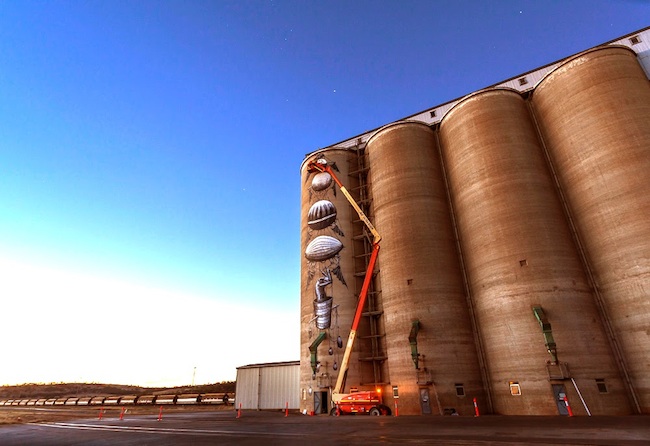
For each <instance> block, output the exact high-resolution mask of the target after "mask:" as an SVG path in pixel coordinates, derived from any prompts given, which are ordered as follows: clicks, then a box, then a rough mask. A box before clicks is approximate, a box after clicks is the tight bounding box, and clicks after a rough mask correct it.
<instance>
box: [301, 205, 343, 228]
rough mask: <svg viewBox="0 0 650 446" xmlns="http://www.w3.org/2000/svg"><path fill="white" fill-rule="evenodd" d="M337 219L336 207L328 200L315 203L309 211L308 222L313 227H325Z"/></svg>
mask: <svg viewBox="0 0 650 446" xmlns="http://www.w3.org/2000/svg"><path fill="white" fill-rule="evenodd" d="M335 221H336V207H335V206H334V203H332V202H331V201H328V200H320V201H317V202H316V203H314V204H313V205H312V206H311V208H309V212H308V213H307V224H308V225H309V227H310V228H312V229H325V228H327V227H328V226H330V225H331V224H332V223H334V222H335Z"/></svg>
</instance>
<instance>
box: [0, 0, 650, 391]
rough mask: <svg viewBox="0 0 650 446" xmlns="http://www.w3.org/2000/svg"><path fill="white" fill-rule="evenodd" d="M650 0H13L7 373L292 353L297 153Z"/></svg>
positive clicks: (188, 379)
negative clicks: (488, 0) (489, 0)
mask: <svg viewBox="0 0 650 446" xmlns="http://www.w3.org/2000/svg"><path fill="white" fill-rule="evenodd" d="M649 25H650V1H641V0H637V1H634V0H609V1H604V0H586V1H583V0H573V1H572V0H567V1H560V0H558V1H541V0H530V1H515V0H500V1H496V0H495V1H491V2H487V1H468V0H449V1H444V0H422V1H419V0H403V1H388V0H374V1H370V0H355V1H343V0H335V1H334V0H322V1H316V0H313V1H308V0H234V1H230V0H210V1H202V0H182V1H175V0H138V1H124V0H88V1H80V0H77V1H61V0H49V1H43V0H39V1H32V0H20V1H13V0H12V1H10V0H0V328H1V331H0V333H2V335H3V342H2V348H1V349H0V384H21V383H50V382H98V383H115V384H133V385H143V386H174V385H186V384H191V383H192V382H194V383H195V384H203V383H213V382H220V381H228V380H234V379H235V377H236V368H237V367H239V366H243V365H247V364H254V363H263V362H275V361H290V360H298V359H299V358H300V357H301V356H305V355H304V354H303V353H305V352H300V333H299V325H300V324H299V321H300V315H299V301H300V271H299V268H300V256H301V249H300V228H299V223H300V187H301V184H300V170H299V169H300V164H301V162H302V161H303V159H304V157H305V154H307V153H310V152H312V151H314V150H317V149H319V148H322V147H326V146H329V145H332V144H334V143H336V142H339V141H342V140H345V139H348V138H351V137H353V136H356V135H359V134H361V133H364V132H366V131H368V130H372V129H375V128H377V127H380V126H382V125H384V124H387V123H390V122H392V121H395V120H398V119H401V118H404V117H406V116H409V115H412V114H415V113H418V112H420V111H422V110H425V109H427V108H430V107H433V106H435V105H438V104H441V103H444V102H447V101H449V100H452V99H455V98H458V97H461V96H463V95H465V94H468V93H471V92H473V91H475V90H478V89H480V88H483V87H486V86H489V85H492V84H495V83H498V82H500V81H503V80H505V79H508V78H511V77H515V76H517V75H518V74H521V73H524V72H526V71H529V70H533V69H535V68H538V67H540V66H542V65H546V64H549V63H551V62H554V61H556V60H558V59H561V58H563V57H566V56H569V55H572V54H574V53H576V52H579V51H582V50H585V49H588V48H590V47H593V46H595V45H598V44H601V43H605V42H607V41H610V40H613V39H616V38H618V37H620V36H623V35H625V34H629V33H632V32H634V31H636V30H639V29H641V28H644V27H647V26H649Z"/></svg>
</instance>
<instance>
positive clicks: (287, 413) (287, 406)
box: [284, 401, 289, 418]
mask: <svg viewBox="0 0 650 446" xmlns="http://www.w3.org/2000/svg"><path fill="white" fill-rule="evenodd" d="M284 416H285V418H286V417H288V416H289V401H287V405H286V406H285V409H284Z"/></svg>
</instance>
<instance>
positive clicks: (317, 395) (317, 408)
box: [314, 392, 323, 414]
mask: <svg viewBox="0 0 650 446" xmlns="http://www.w3.org/2000/svg"><path fill="white" fill-rule="evenodd" d="M321 396H322V393H321V392H314V413H316V414H318V413H321V411H322V410H323V404H322V403H321Z"/></svg>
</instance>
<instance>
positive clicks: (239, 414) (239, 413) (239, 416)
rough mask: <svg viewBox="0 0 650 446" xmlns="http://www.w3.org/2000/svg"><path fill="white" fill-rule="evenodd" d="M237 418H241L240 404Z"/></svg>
mask: <svg viewBox="0 0 650 446" xmlns="http://www.w3.org/2000/svg"><path fill="white" fill-rule="evenodd" d="M237 418H241V403H239V409H237Z"/></svg>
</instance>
